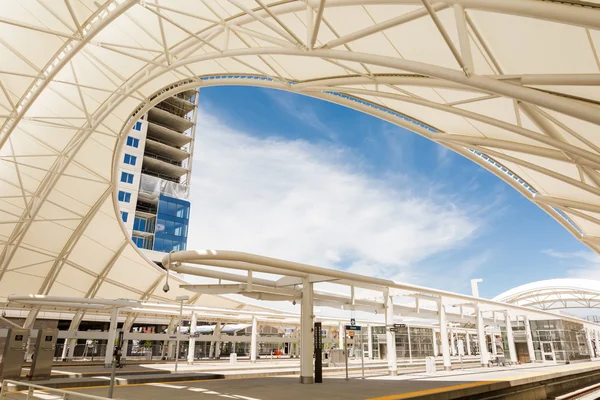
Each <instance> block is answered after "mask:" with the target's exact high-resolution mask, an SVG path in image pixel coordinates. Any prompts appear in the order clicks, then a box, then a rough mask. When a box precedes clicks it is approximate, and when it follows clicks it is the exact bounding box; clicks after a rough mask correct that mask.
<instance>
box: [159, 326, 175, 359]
mask: <svg viewBox="0 0 600 400" xmlns="http://www.w3.org/2000/svg"><path fill="white" fill-rule="evenodd" d="M173 326H175V317H171V320H170V321H169V326H168V327H167V333H168V334H169V335H170V334H171V333H173ZM170 344H171V341H170V340H165V341H163V345H162V350H161V354H160V358H161V359H165V358H169V351H168V350H167V349H169V350H170V349H171V345H170Z"/></svg>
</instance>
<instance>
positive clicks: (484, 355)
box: [475, 304, 490, 366]
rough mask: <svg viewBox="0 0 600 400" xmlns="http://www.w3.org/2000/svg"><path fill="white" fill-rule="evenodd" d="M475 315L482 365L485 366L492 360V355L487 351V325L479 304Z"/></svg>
mask: <svg viewBox="0 0 600 400" xmlns="http://www.w3.org/2000/svg"><path fill="white" fill-rule="evenodd" d="M475 314H476V316H477V340H479V354H480V357H481V365H482V366H485V365H487V364H488V361H489V360H490V355H489V353H488V350H487V343H486V340H485V325H484V323H483V314H481V310H480V309H479V304H477V305H476V306H475Z"/></svg>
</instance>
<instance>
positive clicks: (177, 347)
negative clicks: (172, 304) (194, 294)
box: [175, 296, 190, 372]
mask: <svg viewBox="0 0 600 400" xmlns="http://www.w3.org/2000/svg"><path fill="white" fill-rule="evenodd" d="M189 299H190V296H177V297H176V298H175V300H177V301H178V302H179V322H178V323H177V333H176V335H177V337H176V339H175V343H176V345H175V372H177V363H178V361H179V334H180V333H181V319H182V318H183V302H184V301H187V300H189Z"/></svg>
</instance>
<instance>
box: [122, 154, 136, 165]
mask: <svg viewBox="0 0 600 400" xmlns="http://www.w3.org/2000/svg"><path fill="white" fill-rule="evenodd" d="M136 161H137V157H136V156H132V155H131V154H125V157H124V158H123V162H124V163H125V164H129V165H135V163H136Z"/></svg>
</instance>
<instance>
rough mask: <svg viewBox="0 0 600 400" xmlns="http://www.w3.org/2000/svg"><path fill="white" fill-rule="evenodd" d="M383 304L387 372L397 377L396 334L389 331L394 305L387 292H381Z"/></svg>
mask: <svg viewBox="0 0 600 400" xmlns="http://www.w3.org/2000/svg"><path fill="white" fill-rule="evenodd" d="M383 299H384V302H385V339H386V345H387V361H388V370H389V372H390V375H391V376H395V375H398V365H397V364H396V334H395V333H394V332H392V331H390V328H392V327H393V326H394V303H393V302H392V296H390V295H389V291H388V290H386V291H385V292H383Z"/></svg>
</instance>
